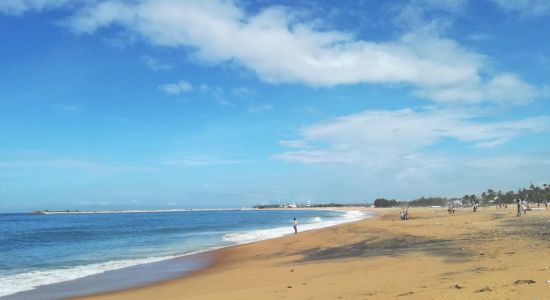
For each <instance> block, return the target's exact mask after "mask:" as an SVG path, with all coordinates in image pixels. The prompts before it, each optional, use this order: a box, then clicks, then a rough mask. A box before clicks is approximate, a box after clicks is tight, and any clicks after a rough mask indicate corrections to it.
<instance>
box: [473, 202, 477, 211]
mask: <svg viewBox="0 0 550 300" xmlns="http://www.w3.org/2000/svg"><path fill="white" fill-rule="evenodd" d="M473 209H474V212H477V203H474V206H473Z"/></svg>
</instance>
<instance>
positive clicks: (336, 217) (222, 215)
mask: <svg viewBox="0 0 550 300" xmlns="http://www.w3.org/2000/svg"><path fill="white" fill-rule="evenodd" d="M366 217H368V215H367V214H365V213H362V212H359V211H331V210H263V211H257V210H212V211H181V212H144V213H111V214H58V215H29V214H0V297H3V296H7V295H11V294H15V293H19V292H23V291H28V290H32V289H34V288H36V287H39V286H44V285H52V284H58V283H60V282H66V281H70V280H75V279H78V278H82V277H86V276H92V275H97V274H102V273H104V272H108V271H112V270H118V269H124V268H129V267H135V266H139V265H143V264H148V263H153V262H160V261H164V260H168V259H173V258H177V257H181V256H185V255H189V254H192V253H199V252H202V251H208V250H212V249H217V248H222V247H227V246H232V245H238V244H243V243H250V242H254V241H259V240H264V239H269V238H275V237H280V236H284V235H288V234H292V233H293V232H294V231H293V228H292V220H293V218H297V219H298V221H299V225H298V228H299V230H300V231H306V230H312V229H317V228H322V227H327V226H332V225H337V224H341V223H345V222H350V221H356V220H360V219H363V218H366Z"/></svg>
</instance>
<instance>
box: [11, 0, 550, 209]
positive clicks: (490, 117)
mask: <svg viewBox="0 0 550 300" xmlns="http://www.w3.org/2000/svg"><path fill="white" fill-rule="evenodd" d="M545 28H550V1H548V0H524V1H515V2H513V1H504V0H484V1H467V0H444V1H443V0H441V1H434V0H409V1H395V2H392V3H386V2H381V1H368V0H365V1H338V2H334V1H309V0H307V1H306V0H300V1H265V0H263V1H260V0H257V1H221V0H212V1H184V0H181V1H175V0H132V1H130V0H128V1H124V0H3V1H2V2H0V45H1V47H0V66H1V67H0V211H29V210H33V209H65V208H68V209H113V208H116V209H119V208H122V209H124V208H186V207H239V206H251V205H254V204H256V203H259V202H264V203H265V202H268V203H274V202H276V199H277V195H279V197H280V199H281V200H282V201H284V202H294V201H297V202H300V201H302V202H303V201H308V200H309V201H313V202H329V201H335V202H365V201H367V202H369V201H372V200H373V199H375V198H377V197H387V198H397V199H404V200H410V199H413V198H415V197H419V196H431V195H438V196H448V197H454V196H459V197H460V196H462V195H464V194H465V193H481V192H482V191H484V190H485V189H487V188H493V189H496V190H503V191H505V190H511V189H514V190H515V189H517V188H520V187H525V186H526V185H528V184H529V183H530V181H533V183H535V184H542V183H548V182H550V172H548V169H549V167H550V138H549V137H550V108H549V107H550V106H549V105H548V104H549V97H550V82H549V81H548V78H549V76H548V72H549V71H550V55H549V53H550V44H549V43H548V40H549V38H550V36H549V33H548V30H546V29H545Z"/></svg>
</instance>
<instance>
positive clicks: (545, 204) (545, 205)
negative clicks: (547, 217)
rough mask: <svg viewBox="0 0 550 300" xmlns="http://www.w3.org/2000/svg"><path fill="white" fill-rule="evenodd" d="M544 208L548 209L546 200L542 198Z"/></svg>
mask: <svg viewBox="0 0 550 300" xmlns="http://www.w3.org/2000/svg"><path fill="white" fill-rule="evenodd" d="M544 209H548V200H544Z"/></svg>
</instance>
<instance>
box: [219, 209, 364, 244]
mask: <svg viewBox="0 0 550 300" xmlns="http://www.w3.org/2000/svg"><path fill="white" fill-rule="evenodd" d="M370 216H371V214H369V213H368V212H362V211H357V210H348V211H346V212H345V213H344V214H343V215H342V216H341V217H336V218H333V219H331V220H324V219H322V218H320V217H315V218H311V219H309V222H307V223H303V224H298V230H299V231H300V232H301V231H308V230H314V229H320V228H324V227H329V226H334V225H338V224H343V223H348V222H353V221H359V220H361V219H366V218H368V217H370ZM293 233H294V229H293V228H292V223H289V226H287V227H276V228H270V229H258V230H250V231H241V232H234V233H228V234H226V235H224V237H223V239H224V241H227V242H231V243H235V244H247V243H252V242H257V241H261V240H267V239H272V238H278V237H282V236H285V235H289V234H293Z"/></svg>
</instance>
